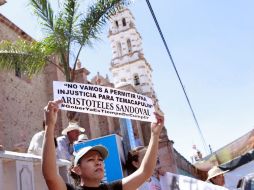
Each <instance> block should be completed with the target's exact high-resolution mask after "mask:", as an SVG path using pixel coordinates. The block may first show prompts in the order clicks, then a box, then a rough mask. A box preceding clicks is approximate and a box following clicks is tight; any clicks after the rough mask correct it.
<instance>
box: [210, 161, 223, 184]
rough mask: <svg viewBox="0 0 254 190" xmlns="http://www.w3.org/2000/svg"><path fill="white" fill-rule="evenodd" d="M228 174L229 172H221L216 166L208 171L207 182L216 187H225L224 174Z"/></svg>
mask: <svg viewBox="0 0 254 190" xmlns="http://www.w3.org/2000/svg"><path fill="white" fill-rule="evenodd" d="M226 172H227V171H223V170H221V169H220V168H219V167H218V166H214V167H212V168H211V169H210V170H209V171H208V178H207V181H210V182H211V183H213V184H215V185H220V186H223V185H224V184H225V179H224V173H226Z"/></svg>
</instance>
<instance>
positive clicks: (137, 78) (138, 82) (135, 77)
mask: <svg viewBox="0 0 254 190" xmlns="http://www.w3.org/2000/svg"><path fill="white" fill-rule="evenodd" d="M133 80H134V85H135V86H137V85H140V81H139V76H138V74H135V75H134V76H133Z"/></svg>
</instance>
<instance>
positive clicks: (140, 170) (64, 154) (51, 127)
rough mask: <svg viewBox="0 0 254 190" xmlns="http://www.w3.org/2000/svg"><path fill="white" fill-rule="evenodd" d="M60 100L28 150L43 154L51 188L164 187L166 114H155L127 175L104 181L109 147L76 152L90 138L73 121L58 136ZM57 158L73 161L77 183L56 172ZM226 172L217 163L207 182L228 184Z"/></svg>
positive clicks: (47, 110) (50, 108) (196, 156)
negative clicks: (160, 147) (162, 143)
mask: <svg viewBox="0 0 254 190" xmlns="http://www.w3.org/2000/svg"><path fill="white" fill-rule="evenodd" d="M60 103H61V101H52V102H49V103H48V105H47V106H46V107H45V120H44V121H43V122H42V130H41V131H40V132H38V133H36V134H35V135H34V136H33V137H32V140H31V142H30V145H29V148H28V151H27V152H28V153H30V154H34V155H38V156H42V171H43V176H44V178H45V181H46V183H47V186H48V188H49V190H50V189H67V190H79V189H84V190H85V189H91V188H93V189H107V188H108V189H125V190H128V189H130V190H133V189H137V190H153V189H156V190H161V186H160V181H159V180H160V176H161V175H164V172H163V171H162V169H161V168H160V167H159V164H158V163H159V159H158V158H157V151H158V140H159V135H160V132H161V129H162V127H163V125H164V117H163V116H161V115H160V114H158V113H155V116H156V119H157V122H156V123H152V124H151V139H150V142H149V145H148V147H144V146H138V147H137V148H135V149H133V150H131V151H129V153H128V156H127V162H126V168H127V170H128V172H127V173H128V176H127V177H125V178H123V179H121V180H118V181H116V182H114V183H110V184H104V183H102V179H103V177H104V163H103V161H104V159H106V158H107V156H108V150H107V148H106V147H104V146H101V145H98V146H89V147H85V148H82V149H80V150H79V151H78V152H74V150H73V145H74V144H76V143H80V142H84V141H87V140H89V139H88V137H87V135H86V134H85V129H84V128H82V127H80V126H79V125H78V123H76V122H70V123H69V124H68V126H67V127H66V128H64V129H63V130H62V136H59V137H57V138H56V137H55V134H54V132H55V127H56V121H57V112H58V105H59V104H60ZM193 151H194V153H195V154H193V155H194V156H193V160H194V161H198V160H199V159H201V158H202V155H201V154H199V150H198V149H197V148H196V146H193ZM56 159H65V160H69V161H70V162H72V166H71V167H70V176H71V177H72V178H73V179H74V182H75V185H73V184H66V183H65V181H64V180H63V179H62V178H61V177H60V175H59V174H58V172H57V166H56ZM226 172H227V171H223V170H221V169H220V168H219V167H218V166H214V167H213V168H211V169H210V170H209V171H208V177H207V180H206V182H208V183H212V184H214V185H218V186H224V185H225V179H224V174H225V173H226Z"/></svg>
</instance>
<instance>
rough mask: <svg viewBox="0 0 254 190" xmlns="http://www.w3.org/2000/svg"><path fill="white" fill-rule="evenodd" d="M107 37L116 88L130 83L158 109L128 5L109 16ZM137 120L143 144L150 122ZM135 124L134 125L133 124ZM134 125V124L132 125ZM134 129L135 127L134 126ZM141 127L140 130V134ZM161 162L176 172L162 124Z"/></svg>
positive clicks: (161, 164)
mask: <svg viewBox="0 0 254 190" xmlns="http://www.w3.org/2000/svg"><path fill="white" fill-rule="evenodd" d="M110 21H111V26H110V30H109V35H108V38H109V40H110V43H111V48H112V51H113V56H112V60H111V67H110V71H111V73H112V76H113V83H114V85H115V87H116V88H121V87H123V86H126V85H132V86H133V87H134V88H135V91H136V92H137V93H140V94H143V95H145V96H148V97H150V98H152V99H153V100H154V103H155V106H156V107H157V108H158V109H159V104H158V100H157V98H156V94H155V91H154V88H153V82H152V68H151V65H150V64H149V63H148V62H147V60H146V59H145V57H144V53H143V48H142V38H141V36H140V34H139V32H138V31H137V29H136V27H135V19H134V17H133V15H132V13H131V12H130V10H129V9H123V10H121V11H120V12H118V13H117V14H116V15H114V16H113V17H112V18H111V20H110ZM136 123H138V127H137V128H138V129H141V130H138V133H139V134H138V136H139V137H142V136H143V139H142V138H141V139H142V140H143V142H144V145H148V141H149V139H150V127H149V126H150V123H147V122H140V121H136ZM133 127H134V126H133ZM134 128H135V127H134ZM134 131H135V130H134ZM140 131H142V132H141V134H140ZM158 156H159V160H160V166H161V167H163V168H164V169H165V170H166V171H170V172H173V173H176V170H177V169H176V160H175V156H174V149H173V142H172V141H170V140H169V139H168V136H167V131H166V128H165V127H164V128H163V130H162V133H161V135H160V145H159V153H158Z"/></svg>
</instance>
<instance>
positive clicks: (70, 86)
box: [53, 81, 156, 122]
mask: <svg viewBox="0 0 254 190" xmlns="http://www.w3.org/2000/svg"><path fill="white" fill-rule="evenodd" d="M53 90H54V100H59V99H62V100H63V103H62V104H61V105H60V109H62V110H68V111H75V112H85V113H91V114H97V115H105V116H112V117H120V118H128V119H134V120H141V121H148V122H155V121H156V119H155V116H154V114H153V113H154V106H153V101H152V100H151V99H150V98H148V97H146V96H143V95H141V94H137V93H133V92H129V91H123V90H119V89H115V88H110V87H105V86H98V85H90V84H82V83H70V82H61V81H54V82H53Z"/></svg>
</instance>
